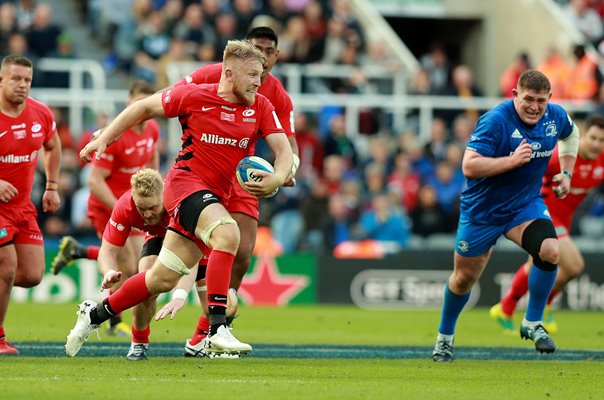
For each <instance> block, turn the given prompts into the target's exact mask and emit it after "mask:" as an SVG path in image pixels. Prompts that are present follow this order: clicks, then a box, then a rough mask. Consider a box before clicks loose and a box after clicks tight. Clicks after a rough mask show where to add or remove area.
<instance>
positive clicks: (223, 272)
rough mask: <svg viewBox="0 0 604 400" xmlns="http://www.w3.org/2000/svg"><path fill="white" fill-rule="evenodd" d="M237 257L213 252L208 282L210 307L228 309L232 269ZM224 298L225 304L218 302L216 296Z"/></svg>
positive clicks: (209, 261) (210, 258) (208, 271)
mask: <svg viewBox="0 0 604 400" xmlns="http://www.w3.org/2000/svg"><path fill="white" fill-rule="evenodd" d="M234 259H235V255H234V254H231V253H227V252H226V251H220V250H212V253H210V257H209V258H208V268H207V270H206V282H207V286H208V306H221V307H226V298H227V293H228V291H229V282H230V281H231V269H232V268H233V260H234ZM216 295H219V297H220V298H224V302H221V301H216V300H215V299H214V296H216Z"/></svg>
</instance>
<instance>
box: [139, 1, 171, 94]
mask: <svg viewBox="0 0 604 400" xmlns="http://www.w3.org/2000/svg"><path fill="white" fill-rule="evenodd" d="M140 30H141V33H140V36H139V39H138V45H137V52H136V56H135V59H134V75H135V76H136V77H137V78H140V79H143V80H145V81H147V82H149V83H155V79H156V75H157V60H159V58H160V57H161V56H162V55H163V54H164V53H166V52H167V51H168V49H169V48H170V35H169V33H168V31H167V29H166V24H165V21H164V19H163V17H162V14H161V11H152V12H151V13H150V14H149V17H148V19H147V21H146V23H145V24H144V25H142V26H141V27H140Z"/></svg>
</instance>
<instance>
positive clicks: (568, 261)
mask: <svg viewBox="0 0 604 400" xmlns="http://www.w3.org/2000/svg"><path fill="white" fill-rule="evenodd" d="M558 245H559V247H560V261H559V263H558V275H557V276H556V283H555V284H554V290H556V291H561V290H562V289H563V288H564V286H565V285H566V284H567V283H568V282H569V281H571V280H573V279H575V278H576V277H578V276H579V275H581V272H583V269H584V268H585V260H583V256H582V255H581V252H580V251H579V249H578V248H577V246H576V245H575V242H573V240H572V239H571V238H570V237H568V236H567V237H563V238H560V239H559V240H558Z"/></svg>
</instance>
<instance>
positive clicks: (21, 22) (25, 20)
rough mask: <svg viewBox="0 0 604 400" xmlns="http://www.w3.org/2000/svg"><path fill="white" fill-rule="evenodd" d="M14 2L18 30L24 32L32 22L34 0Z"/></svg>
mask: <svg viewBox="0 0 604 400" xmlns="http://www.w3.org/2000/svg"><path fill="white" fill-rule="evenodd" d="M16 3H17V4H16V12H15V14H16V17H17V26H18V27H19V31H21V32H26V31H27V30H28V29H29V28H31V26H32V24H33V21H34V14H35V8H36V7H35V6H36V3H35V1H34V0H19V1H18V2H16Z"/></svg>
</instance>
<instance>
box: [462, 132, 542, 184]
mask: <svg viewBox="0 0 604 400" xmlns="http://www.w3.org/2000/svg"><path fill="white" fill-rule="evenodd" d="M532 152H533V149H532V148H531V145H530V144H528V143H527V142H526V139H523V140H522V142H520V145H518V147H517V148H516V150H514V152H513V153H512V154H510V155H509V156H504V157H486V156H483V155H482V154H480V153H478V152H477V151H474V150H472V149H467V150H466V152H465V154H464V157H463V163H462V170H463V174H464V176H465V177H466V178H468V179H480V178H488V177H490V176H495V175H499V174H503V173H504V172H507V171H509V170H512V169H514V168H518V167H521V166H523V165H524V164H526V163H528V162H529V161H531V154H532Z"/></svg>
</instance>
